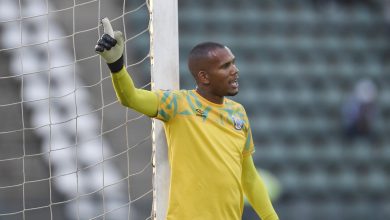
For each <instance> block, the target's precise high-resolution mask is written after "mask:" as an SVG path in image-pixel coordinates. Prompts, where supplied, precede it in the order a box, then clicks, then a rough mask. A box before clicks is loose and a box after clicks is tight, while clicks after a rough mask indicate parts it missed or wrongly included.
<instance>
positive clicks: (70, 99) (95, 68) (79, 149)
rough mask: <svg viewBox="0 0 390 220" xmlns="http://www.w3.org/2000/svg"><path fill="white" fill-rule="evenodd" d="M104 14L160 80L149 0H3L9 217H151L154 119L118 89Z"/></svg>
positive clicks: (4, 181) (4, 203)
mask: <svg viewBox="0 0 390 220" xmlns="http://www.w3.org/2000/svg"><path fill="white" fill-rule="evenodd" d="M102 17H109V18H110V20H111V23H112V25H113V27H114V29H115V30H121V31H123V32H124V34H125V37H126V45H127V46H126V51H125V52H126V54H127V58H126V66H127V68H128V70H129V71H130V72H134V73H143V74H137V75H136V76H135V77H134V81H135V83H136V85H137V86H138V87H150V74H149V72H150V61H149V20H150V19H149V8H148V4H147V2H145V1H144V0H132V1H127V0H115V1H114V0H89V1H88V0H73V1H62V0H19V1H18V0H0V63H1V69H0V93H1V95H0V122H1V123H0V175H1V178H0V219H23V220H24V219H137V220H139V219H151V206H152V194H153V189H152V165H151V161H152V160H151V152H152V147H151V143H152V140H151V120H150V119H149V118H147V117H145V116H142V115H140V114H137V113H135V112H133V111H128V110H127V109H125V108H124V107H122V106H120V104H119V103H118V101H117V99H116V96H115V93H114V90H113V88H112V85H111V78H110V74H109V71H108V69H107V67H106V65H105V63H103V62H102V61H101V60H100V58H99V56H98V55H96V54H95V52H94V45H95V44H96V41H97V40H98V38H99V37H100V35H101V34H102V28H101V27H100V18H102ZM127 51H131V53H127Z"/></svg>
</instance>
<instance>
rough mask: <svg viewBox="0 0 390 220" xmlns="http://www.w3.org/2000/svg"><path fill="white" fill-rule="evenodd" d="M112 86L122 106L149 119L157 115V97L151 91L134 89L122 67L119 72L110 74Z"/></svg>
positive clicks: (131, 81)
mask: <svg viewBox="0 0 390 220" xmlns="http://www.w3.org/2000/svg"><path fill="white" fill-rule="evenodd" d="M112 84H113V86H114V89H115V93H116V95H117V97H118V100H119V101H120V102H121V104H122V105H124V106H126V107H129V108H132V109H134V110H136V111H138V112H140V113H142V114H145V115H147V116H149V117H154V116H156V115H157V108H158V99H157V95H156V94H155V93H154V92H151V91H147V90H144V89H137V88H135V86H134V83H133V80H132V79H131V77H130V75H129V74H128V72H127V70H126V68H125V67H124V66H123V67H122V69H120V70H119V72H116V73H113V74H112Z"/></svg>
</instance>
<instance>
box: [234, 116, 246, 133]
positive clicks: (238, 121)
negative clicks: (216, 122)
mask: <svg viewBox="0 0 390 220" xmlns="http://www.w3.org/2000/svg"><path fill="white" fill-rule="evenodd" d="M232 120H233V125H234V128H235V129H236V130H241V129H242V128H243V127H244V120H242V119H241V118H239V117H237V116H234V115H233V116H232Z"/></svg>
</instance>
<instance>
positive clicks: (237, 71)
mask: <svg viewBox="0 0 390 220" xmlns="http://www.w3.org/2000/svg"><path fill="white" fill-rule="evenodd" d="M239 72H240V70H239V69H238V68H237V66H236V65H235V64H233V73H234V74H237V75H238V73H239Z"/></svg>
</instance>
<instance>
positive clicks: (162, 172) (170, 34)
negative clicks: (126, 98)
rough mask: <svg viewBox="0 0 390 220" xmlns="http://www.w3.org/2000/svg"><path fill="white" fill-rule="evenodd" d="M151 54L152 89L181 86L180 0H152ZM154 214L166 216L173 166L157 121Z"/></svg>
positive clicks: (154, 157) (155, 132)
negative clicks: (178, 0)
mask: <svg viewBox="0 0 390 220" xmlns="http://www.w3.org/2000/svg"><path fill="white" fill-rule="evenodd" d="M150 11H151V18H150V19H151V26H150V39H151V42H150V50H151V51H150V57H151V74H152V76H151V78H152V89H179V38H178V35H179V34H178V5H177V0H165V1H161V0H151V2H150ZM153 173H154V177H153V187H154V191H153V218H154V219H155V220H164V219H165V217H166V216H165V215H166V210H167V205H168V203H167V201H168V194H169V180H170V178H169V177H170V169H169V162H168V153H167V146H166V139H165V133H164V128H163V124H162V122H160V121H158V120H154V123H153Z"/></svg>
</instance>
